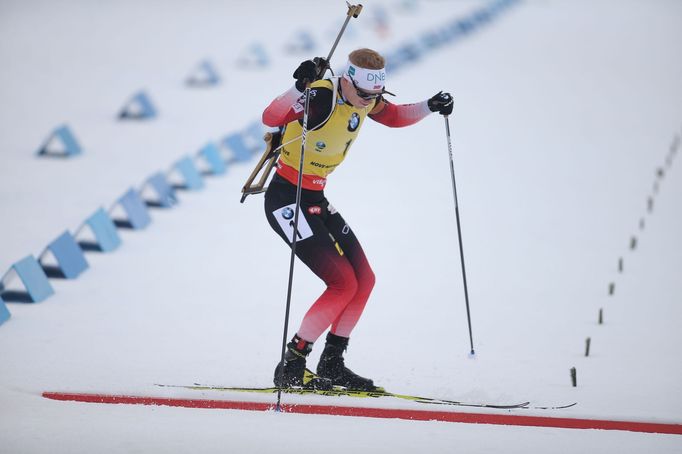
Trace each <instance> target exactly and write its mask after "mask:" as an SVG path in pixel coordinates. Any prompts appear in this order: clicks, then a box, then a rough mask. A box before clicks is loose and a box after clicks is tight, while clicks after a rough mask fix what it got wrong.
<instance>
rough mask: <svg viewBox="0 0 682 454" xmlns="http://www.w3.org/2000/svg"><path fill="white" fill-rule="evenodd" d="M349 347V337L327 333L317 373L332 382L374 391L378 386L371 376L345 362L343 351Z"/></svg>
mask: <svg viewBox="0 0 682 454" xmlns="http://www.w3.org/2000/svg"><path fill="white" fill-rule="evenodd" d="M347 347H348V338H347V337H341V336H337V335H335V334H332V333H328V334H327V343H326V344H325V346H324V351H322V355H321V356H320V362H319V363H318V365H317V375H319V376H320V377H324V378H328V379H330V380H331V382H332V384H334V385H337V386H343V387H345V388H347V389H352V390H355V391H374V390H376V389H377V388H376V386H374V382H373V381H372V380H370V379H369V378H364V377H361V376H359V375H358V374H356V373H354V372H353V371H352V370H350V369H348V368H347V367H346V365H345V364H344V360H343V352H344V351H346V348H347Z"/></svg>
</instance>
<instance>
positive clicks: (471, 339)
mask: <svg viewBox="0 0 682 454" xmlns="http://www.w3.org/2000/svg"><path fill="white" fill-rule="evenodd" d="M444 118H445V135H446V136H447V139H448V153H449V154H450V175H451V176H452V194H453V196H454V198H455V218H457V237H458V239H459V258H460V260H461V262H462V279H463V281H464V301H465V303H466V308H467V322H468V324H469V342H470V343H471V356H474V355H475V354H476V353H475V352H474V336H473V334H472V329H471V311H470V310H469V290H468V289H467V273H466V269H465V268H464V250H463V249H462V229H461V228H460V224H459V204H458V203H457V185H456V184H455V164H454V161H453V158H452V140H451V139H450V120H449V118H448V115H445V116H444Z"/></svg>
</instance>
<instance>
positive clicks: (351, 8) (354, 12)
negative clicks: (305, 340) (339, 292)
mask: <svg viewBox="0 0 682 454" xmlns="http://www.w3.org/2000/svg"><path fill="white" fill-rule="evenodd" d="M346 4H347V5H348V14H347V16H346V21H345V22H344V23H343V27H341V31H340V32H339V34H338V36H337V37H336V41H334V45H333V46H332V49H331V51H330V52H329V56H328V57H327V65H328V64H329V60H330V59H331V57H332V54H333V53H334V50H336V46H337V44H338V43H339V40H340V39H341V36H342V35H343V32H344V31H345V30H346V26H347V25H348V22H349V21H350V18H351V17H358V15H359V14H360V11H361V10H362V5H357V6H355V5H351V4H350V3H348V2H346ZM325 70H326V67H324V66H323V67H322V69H321V73H320V74H318V76H321V75H322V74H324V71H325ZM303 99H304V102H305V103H304V108H303V125H302V128H303V131H302V132H303V134H302V136H301V160H300V161H299V164H298V180H297V182H296V209H295V210H294V225H293V232H292V234H291V257H290V259H289V282H288V285H287V304H286V309H285V312H284V330H283V333H282V350H281V355H280V362H281V364H282V367H281V368H280V374H281V375H280V380H279V382H280V383H282V376H283V375H284V354H285V352H286V344H287V337H288V331H289V312H290V309H291V290H292V287H293V282H294V263H295V262H296V260H295V259H296V244H297V243H298V235H299V234H298V220H299V214H300V211H301V186H302V185H303V165H304V158H305V144H306V138H307V135H308V107H309V105H310V87H309V86H308V87H306V89H305V91H304V93H303ZM281 400H282V388H281V387H278V388H277V406H276V407H275V408H276V410H277V411H281V409H282V407H281Z"/></svg>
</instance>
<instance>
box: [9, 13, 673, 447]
mask: <svg viewBox="0 0 682 454" xmlns="http://www.w3.org/2000/svg"><path fill="white" fill-rule="evenodd" d="M486 5H488V3H486V2H479V1H458V2H455V1H430V2H429V1H414V2H405V1H400V2H399V1H383V2H367V4H366V5H365V10H364V11H363V13H362V15H361V16H360V18H359V19H358V20H354V21H353V23H352V25H351V28H350V29H349V31H348V34H347V35H346V36H345V37H344V39H343V40H342V42H341V44H340V45H339V48H338V49H337V53H336V54H335V57H334V61H336V62H337V64H341V63H342V62H343V60H344V59H345V58H344V55H345V54H347V52H348V51H349V50H352V49H354V48H357V47H362V46H370V47H375V48H377V49H378V50H380V51H383V52H386V53H390V52H391V51H393V50H395V49H397V48H398V47H399V46H400V45H402V44H404V43H406V42H412V41H414V40H416V39H419V37H420V36H421V34H422V33H424V32H426V31H429V30H432V29H433V28H434V27H436V28H437V27H439V26H442V25H444V24H447V23H449V22H451V21H452V20H453V19H456V18H458V17H468V16H470V15H471V14H472V13H473V12H474V11H476V10H478V9H480V8H482V7H486ZM382 12H383V13H386V14H387V17H388V18H389V21H390V22H389V23H390V27H389V29H388V32H387V33H384V34H382V33H379V31H378V30H377V29H376V28H375V27H374V26H373V25H372V24H373V18H375V17H381V13H382ZM307 13H310V14H307ZM344 13H345V4H344V3H343V2H340V1H335V2H317V3H312V2H304V1H289V2H275V1H266V2H215V1H209V0H202V1H194V2H182V1H179V0H175V1H164V2H162V1H160V0H148V1H144V2H135V1H132V0H125V1H119V2H97V3H95V2H87V1H84V0H69V1H64V2H49V1H16V0H14V1H13V0H4V1H2V2H0V61H2V62H3V63H2V67H3V69H2V71H0V99H1V100H2V102H1V103H0V124H1V125H2V134H0V150H1V151H0V153H1V155H0V156H1V157H2V167H0V188H1V190H0V206H1V207H2V218H3V223H2V227H1V229H2V230H1V231H0V232H1V233H2V235H1V237H2V249H1V253H0V268H1V270H0V272H3V273H4V270H7V269H8V268H9V267H10V266H11V264H12V263H14V262H15V261H17V260H19V259H21V258H22V257H24V256H26V255H28V254H34V255H38V254H39V253H40V252H41V251H42V250H43V248H44V247H45V246H46V245H47V244H48V243H49V242H50V241H51V240H53V239H54V238H56V237H57V235H59V234H60V233H61V232H62V231H63V230H65V229H71V230H72V231H73V230H75V229H76V228H77V227H78V226H79V225H80V224H81V222H82V221H83V220H84V219H85V218H86V217H87V216H89V215H90V214H91V213H92V212H94V211H95V209H97V208H98V207H100V206H103V207H105V208H108V207H109V206H110V205H111V204H112V203H113V202H114V201H115V200H116V198H117V197H119V196H120V195H122V194H123V193H124V192H125V191H126V190H127V189H128V188H129V187H131V186H134V187H139V186H140V185H141V183H142V182H143V181H144V180H145V179H146V177H148V176H149V175H150V174H151V173H153V172H156V171H158V170H168V169H169V168H170V167H171V165H172V164H173V163H174V162H175V161H176V160H178V159H179V158H181V157H182V156H183V155H185V154H187V153H194V152H195V151H197V150H198V149H199V148H200V147H201V146H203V145H204V144H205V143H207V142H208V141H210V140H219V139H220V138H222V137H223V136H224V135H225V134H228V133H232V132H236V131H239V130H241V129H243V128H244V127H245V126H247V125H248V124H249V123H251V122H252V121H254V120H257V119H258V118H259V115H260V113H261V111H262V109H263V108H264V106H265V105H267V103H268V102H269V101H270V99H271V98H272V97H274V96H275V95H277V94H279V93H280V92H282V91H283V90H284V89H286V88H287V86H288V84H290V83H291V79H290V73H291V72H292V70H293V68H295V67H296V65H297V64H298V62H299V61H300V60H301V59H303V58H308V57H310V56H311V55H312V54H309V53H306V54H287V53H285V52H284V51H283V49H284V44H285V42H286V41H288V40H289V39H290V38H291V37H293V36H294V35H295V34H296V33H297V32H298V31H300V30H302V29H304V28H305V29H307V30H309V31H310V33H311V34H312V35H313V36H314V37H315V38H316V40H317V42H318V47H317V48H316V49H315V51H314V52H313V53H314V54H315V55H326V53H327V52H328V48H329V45H330V44H331V43H332V41H333V38H334V37H335V36H336V32H337V30H338V28H339V26H340V24H341V21H342V19H343V15H344ZM681 18H682V3H680V2H677V1H672V0H657V1H647V2H645V1H635V0H622V1H615V0H599V1H594V2H569V1H558V0H557V1H554V0H548V1H525V2H519V4H517V5H515V6H513V7H511V8H510V9H509V10H508V11H506V12H505V13H503V14H502V15H501V16H500V17H499V18H497V19H496V20H495V21H493V22H492V23H490V24H488V25H486V26H484V27H481V28H480V30H477V31H476V32H475V33H472V34H471V35H469V36H467V37H466V38H464V39H461V40H459V41H457V42H455V43H453V44H452V45H449V46H447V47H444V48H441V49H438V50H436V51H434V52H432V53H430V54H429V55H428V56H425V57H424V58H422V59H420V60H419V61H417V62H416V63H414V64H412V65H407V66H405V67H403V68H402V69H401V70H400V71H399V72H397V73H395V74H393V75H391V74H389V87H390V89H391V91H393V92H395V93H397V94H398V97H397V100H398V101H399V102H413V101H418V100H422V99H425V98H427V97H428V96H431V95H432V94H433V93H435V92H436V91H438V90H440V89H445V90H449V91H451V92H452V93H453V94H454V95H455V99H456V108H455V114H454V115H453V116H452V118H451V127H452V134H453V145H454V157H455V164H456V172H457V189H458V196H459V201H460V214H461V217H462V234H463V238H464V251H465V257H466V266H467V277H468V281H469V291H470V299H471V310H472V320H473V326H474V342H475V347H476V352H477V355H476V358H475V359H470V358H468V357H467V353H468V350H469V349H468V342H469V341H468V332H467V325H466V316H465V308H464V299H463V289H462V281H461V270H460V267H459V253H458V249H457V235H456V229H455V218H454V210H453V201H452V191H451V181H450V174H449V168H448V157H447V148H446V141H445V134H444V125H443V120H442V119H441V118H439V117H437V116H431V117H429V118H427V119H426V120H424V121H423V122H421V123H419V124H418V125H415V126H413V127H411V128H405V129H400V130H393V129H389V128H385V127H383V126H381V125H378V124H372V123H371V122H370V123H368V124H367V125H366V127H365V128H364V129H365V131H364V132H363V134H362V136H361V137H362V138H361V139H360V143H358V144H357V145H356V146H355V147H354V148H353V152H352V153H351V155H350V156H349V158H348V159H347V161H346V162H345V163H344V165H343V166H342V167H341V168H340V169H339V170H338V171H337V172H336V173H335V174H334V175H333V176H332V178H331V181H330V184H329V187H328V190H327V191H326V193H327V196H328V198H329V199H330V200H331V201H332V203H333V204H334V206H336V207H337V208H338V209H339V210H340V211H341V212H342V213H343V214H344V217H345V218H346V219H347V220H348V221H349V223H351V225H352V226H353V228H354V230H355V231H356V232H357V233H358V236H359V237H360V238H361V240H362V242H363V246H364V248H365V250H366V252H367V254H368V256H369V258H370V261H371V263H372V264H373V267H374V270H375V272H376V274H377V278H378V279H377V286H376V289H375V291H374V294H373V296H372V298H371V300H370V303H369V305H368V307H367V310H366V312H365V314H364V316H363V319H362V321H361V323H360V324H359V325H358V327H357V329H356V331H355V333H354V335H353V338H352V342H351V345H350V348H349V351H348V354H347V359H348V363H349V365H350V366H351V367H352V368H354V369H355V370H357V371H358V372H360V373H362V374H366V375H368V376H370V377H372V378H374V380H375V381H376V382H377V383H379V384H381V385H383V386H385V387H386V388H388V389H389V390H394V391H396V392H402V393H414V394H422V395H428V396H434V397H442V398H448V399H457V400H472V401H478V400H482V401H488V402H493V403H494V402H501V403H504V402H509V401H517V400H531V401H532V402H533V403H534V404H538V405H543V404H560V403H568V402H573V401H577V402H578V403H579V404H578V405H577V406H575V407H573V408H570V409H566V410H561V411H553V412H550V413H548V412H544V413H542V412H533V411H530V410H519V411H514V412H511V413H512V414H543V415H552V416H565V417H586V418H604V419H618V420H637V421H654V422H674V423H678V424H679V423H682V410H681V408H682V366H681V364H682V363H681V362H680V359H679V358H680V354H679V347H680V345H682V334H681V330H680V329H679V323H680V320H682V308H681V306H680V296H681V295H682V281H681V280H680V276H679V274H680V270H681V269H682V254H680V251H681V250H682V239H681V238H680V232H681V231H682V216H681V215H680V208H679V207H680V201H681V200H682V176H680V174H679V173H680V172H679V169H677V167H679V163H678V162H676V161H675V160H674V159H672V160H668V162H669V163H671V165H670V166H668V165H666V158H669V157H670V156H672V154H671V151H670V147H671V144H672V143H673V141H674V139H675V137H676V136H677V137H679V135H680V132H681V131H680V126H681V122H682V103H680V100H682V85H681V84H680V81H681V80H682V61H681V60H680V59H679V56H680V55H682V40H680V28H679V24H680V19H681ZM254 43H262V44H263V46H264V48H265V50H266V52H267V53H268V54H269V55H270V57H271V62H270V65H269V66H267V67H266V68H253V67H244V66H241V67H240V66H239V65H237V64H236V63H235V62H236V61H237V60H239V59H240V58H241V57H243V55H244V52H245V50H246V49H247V48H248V47H249V46H251V45H252V44H254ZM204 58H209V59H211V60H213V61H214V63H215V64H216V67H217V69H218V71H219V72H220V73H221V74H222V76H223V77H224V83H223V84H222V85H220V86H218V87H216V88H210V89H198V88H187V87H185V86H184V85H183V80H184V78H185V77H186V76H187V75H188V74H189V73H190V72H191V70H192V69H193V68H195V66H196V65H197V64H198V63H199V62H200V61H201V60H202V59H204ZM139 89H145V90H147V92H148V93H149V95H150V96H151V98H152V101H153V102H155V103H156V104H157V106H158V108H159V111H160V116H159V117H158V118H157V119H154V120H151V121H145V122H119V121H117V120H116V119H115V116H116V114H117V113H118V110H119V109H120V107H121V106H122V105H123V103H124V102H125V101H126V100H127V99H128V98H129V97H130V96H131V95H132V94H133V93H135V92H136V91H137V90H139ZM64 122H66V123H68V124H69V125H70V126H71V127H72V129H73V131H74V133H75V135H76V137H77V138H78V139H79V141H80V142H81V144H82V145H83V147H84V149H85V152H84V153H83V154H82V155H81V156H78V157H76V158H73V159H41V158H37V157H36V156H35V150H36V149H37V148H38V146H39V145H40V143H41V141H42V140H43V139H44V137H46V135H47V134H48V133H49V132H50V131H51V130H52V129H53V128H54V127H56V126H57V125H59V124H61V123H64ZM252 166H253V161H252V162H249V163H245V164H239V165H233V166H231V167H230V170H229V173H228V174H227V175H226V176H222V177H212V178H209V179H207V187H206V188H205V189H204V190H203V191H200V192H187V191H183V192H181V193H180V194H179V198H180V203H179V205H178V206H177V207H175V208H173V209H171V210H160V209H155V210H153V212H152V218H153V222H152V224H151V225H150V226H149V227H148V228H147V229H146V230H145V231H141V232H136V231H128V230H119V233H120V234H121V236H122V239H123V244H122V246H121V248H120V249H119V250H117V251H115V252H113V253H110V254H101V253H88V254H87V259H88V261H89V263H90V269H89V270H87V271H86V272H85V273H84V274H83V275H82V276H81V277H80V278H79V279H77V280H76V281H63V280H52V281H51V283H52V285H53V286H54V288H55V290H56V294H55V295H54V296H53V297H51V298H50V299H48V300H47V301H45V302H43V303H40V304H35V305H33V304H17V303H10V304H8V307H9V309H10V311H11V313H12V318H11V319H10V320H9V321H8V322H7V323H5V324H3V325H2V326H0V452H2V453H34V452H57V453H59V452H64V453H78V452H88V453H91V452H126V453H130V452H226V451H228V452H274V451H277V452H302V451H305V450H311V449H314V450H315V451H318V450H319V451H321V452H325V453H336V452H338V453H347V452H352V451H359V452H377V453H381V452H386V453H388V452H391V453H396V452H412V451H414V450H424V451H427V452H454V451H463V452H464V451H465V452H500V451H504V452H508V453H517V452H518V453H522V452H523V453H528V452H543V453H544V452H547V453H551V452H632V453H638V452H652V453H653V452H656V453H659V452H661V453H673V452H682V438H681V437H680V436H673V435H653V434H639V433H629V432H607V431H594V430H592V431H585V430H566V429H548V428H520V427H500V426H489V425H478V426H477V425H469V424H451V423H436V422H411V421H400V420H377V419H369V418H342V417H331V416H308V415H293V414H291V415H282V414H275V413H249V412H239V411H227V410H192V409H178V408H165V407H136V406H122V405H120V406H119V405H95V404H79V403H64V402H55V401H49V400H46V399H44V398H42V397H41V396H40V394H41V393H42V392H43V391H46V390H52V391H74V392H103V393H125V394H133V395H159V396H164V395H169V396H175V397H205V398H226V397H228V396H226V395H224V394H211V393H198V392H191V391H177V390H175V391H173V390H167V389H159V388H155V387H154V386H153V384H154V383H159V382H162V383H177V384H186V383H192V382H195V381H198V382H203V383H212V384H223V385H249V386H268V385H269V383H270V380H271V376H272V371H273V369H274V366H275V363H276V362H277V359H278V357H279V349H280V341H281V335H282V334H281V329H282V318H283V315H284V302H285V291H286V280H287V267H288V260H289V253H288V250H287V249H286V247H285V246H284V245H283V244H282V243H281V240H280V239H279V238H278V237H276V235H274V233H273V232H272V231H271V230H270V228H269V226H268V225H267V223H266V222H265V219H264V216H263V213H262V199H261V198H260V196H254V197H251V198H249V199H248V200H247V202H246V203H245V204H244V205H241V204H239V202H238V200H239V190H240V188H241V185H242V184H243V182H244V180H245V179H246V177H247V176H248V174H249V172H250V171H251V168H252ZM659 168H662V169H664V171H665V173H664V176H663V177H662V178H660V177H658V176H657V173H656V172H657V169H659ZM654 185H656V187H657V188H658V190H656V189H655V188H654ZM649 197H653V199H654V206H653V211H652V212H648V210H647V199H648V198H649ZM675 207H677V208H675ZM642 220H643V226H644V227H643V229H642V228H641V226H640V222H641V221H642ZM633 235H634V236H636V237H637V238H638V245H637V248H636V249H634V250H630V248H629V244H630V238H631V237H632V236H633ZM619 258H623V262H624V271H623V272H622V273H620V272H618V269H617V263H618V260H619ZM611 282H613V283H615V289H616V290H615V293H614V295H612V296H609V295H608V291H607V290H608V285H609V283H611ZM321 291H322V285H321V283H320V282H319V281H318V280H317V278H316V277H315V276H313V275H312V273H310V272H309V271H308V270H307V269H306V268H305V267H304V266H302V265H301V264H300V263H299V264H298V265H297V267H296V278H295V288H294V303H293V307H292V313H291V325H292V331H291V332H292V333H293V330H295V329H296V327H297V326H298V323H299V322H300V319H301V317H302V315H303V313H304V312H305V310H306V309H307V307H308V305H309V303H310V302H311V301H312V300H313V299H314V298H315V297H316V296H317V295H318V294H319V293H320V292H321ZM600 308H603V310H604V317H605V324H604V325H602V326H599V325H598V324H597V314H598V311H599V309H600ZM587 337H591V339H592V348H591V355H590V357H588V358H586V357H584V342H585V339H586V338H587ZM319 350H320V349H319V348H317V349H316V351H314V352H313V354H312V356H311V360H310V362H311V364H312V365H314V364H316V360H317V357H318V355H319ZM676 358H677V359H676ZM571 367H576V368H577V371H578V386H577V387H576V388H573V387H571V383H570V377H569V369H570V368H571ZM237 397H238V398H243V396H237ZM284 399H285V402H299V401H312V402H319V401H320V399H322V400H321V402H325V403H329V402H330V401H332V402H334V403H335V404H339V405H381V406H394V407H404V408H411V406H410V405H408V404H407V403H402V402H391V401H387V400H380V401H373V402H365V401H363V400H358V401H356V400H353V399H342V398H339V399H336V400H332V399H327V398H317V399H315V398H312V397H307V398H302V397H292V396H285V397H284ZM505 413H508V412H505Z"/></svg>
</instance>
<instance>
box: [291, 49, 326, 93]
mask: <svg viewBox="0 0 682 454" xmlns="http://www.w3.org/2000/svg"><path fill="white" fill-rule="evenodd" d="M326 69H327V60H326V59H325V58H322V57H315V58H314V59H312V60H306V61H304V62H303V63H301V64H300V65H298V68H296V71H294V79H296V89H297V90H298V91H303V90H305V87H306V85H307V84H309V83H310V82H314V81H316V80H318V79H319V78H320V77H321V76H322V75H323V74H324V72H325V70H326Z"/></svg>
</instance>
